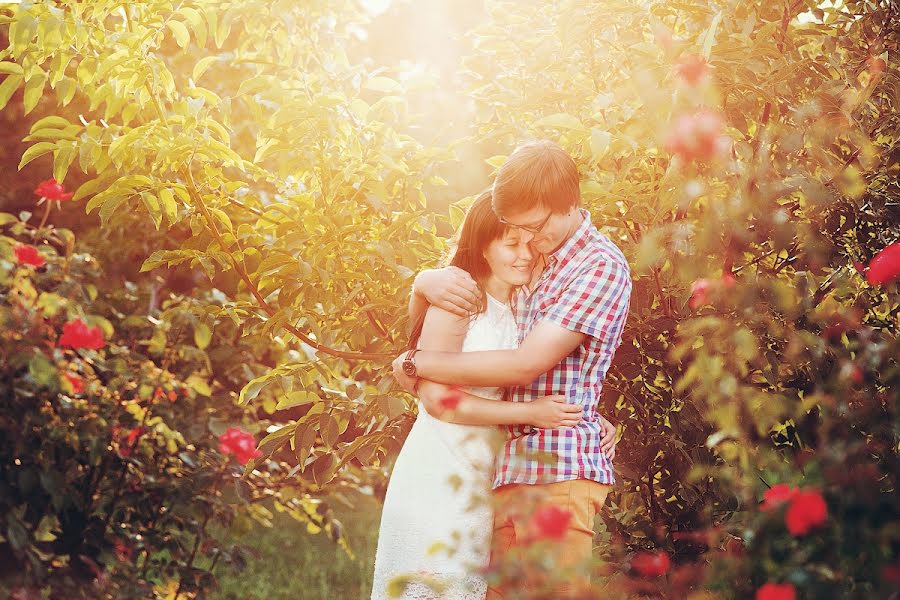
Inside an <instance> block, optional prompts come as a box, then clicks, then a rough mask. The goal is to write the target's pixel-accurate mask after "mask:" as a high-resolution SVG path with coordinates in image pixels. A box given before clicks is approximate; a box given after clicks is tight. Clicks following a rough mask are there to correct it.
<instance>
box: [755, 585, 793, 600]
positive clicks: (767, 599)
mask: <svg viewBox="0 0 900 600" xmlns="http://www.w3.org/2000/svg"><path fill="white" fill-rule="evenodd" d="M796 597H797V590H796V589H795V588H794V584H792V583H772V582H771V581H770V582H769V583H767V584H765V585H764V586H762V587H761V588H759V589H758V590H756V600H794V599H795V598H796Z"/></svg>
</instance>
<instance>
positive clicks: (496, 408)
mask: <svg viewBox="0 0 900 600" xmlns="http://www.w3.org/2000/svg"><path fill="white" fill-rule="evenodd" d="M418 389H419V398H420V399H421V400H422V404H424V405H425V410H427V411H428V414H430V415H431V416H433V417H435V418H436V419H440V420H441V421H448V422H450V423H459V424H461V425H532V426H534V427H539V428H541V429H555V428H557V427H574V426H575V425H577V424H578V422H579V421H581V407H580V406H578V405H575V404H568V403H567V402H566V397H565V396H543V397H541V398H538V399H537V400H534V401H532V402H507V401H505V400H493V399H491V398H483V397H481V396H476V395H474V394H470V393H468V392H465V391H463V390H459V389H454V388H451V387H449V386H447V385H444V384H443V383H435V382H434V381H428V380H427V379H420V380H419V388H418Z"/></svg>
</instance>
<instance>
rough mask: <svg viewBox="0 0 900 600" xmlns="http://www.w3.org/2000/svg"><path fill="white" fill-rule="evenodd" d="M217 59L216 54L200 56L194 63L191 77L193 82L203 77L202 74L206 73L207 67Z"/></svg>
mask: <svg viewBox="0 0 900 600" xmlns="http://www.w3.org/2000/svg"><path fill="white" fill-rule="evenodd" d="M217 60H219V57H218V56H207V57H205V58H201V59H200V60H199V61H198V62H197V64H196V65H194V72H193V74H192V77H193V78H194V83H197V81H198V80H199V79H200V78H201V77H203V74H204V73H206V70H207V69H208V68H209V66H210V65H211V64H213V63H214V62H216V61H217Z"/></svg>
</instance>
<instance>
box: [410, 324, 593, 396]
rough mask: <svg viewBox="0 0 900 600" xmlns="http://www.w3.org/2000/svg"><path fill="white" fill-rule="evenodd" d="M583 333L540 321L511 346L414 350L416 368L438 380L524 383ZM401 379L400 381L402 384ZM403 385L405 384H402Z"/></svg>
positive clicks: (548, 366)
mask: <svg viewBox="0 0 900 600" xmlns="http://www.w3.org/2000/svg"><path fill="white" fill-rule="evenodd" d="M584 337H585V335H584V334H583V333H579V332H575V331H570V330H568V329H566V328H565V327H562V326H560V325H557V324H555V323H551V322H548V321H542V322H540V323H538V324H537V325H536V326H535V328H534V329H533V330H532V331H531V333H529V334H528V337H526V338H525V340H524V341H523V342H522V344H521V345H520V346H519V347H518V348H516V349H513V350H487V351H481V352H428V351H424V350H423V351H420V352H418V353H417V354H416V357H415V361H416V370H417V371H418V376H419V377H420V378H422V379H429V380H431V381H437V382H438V383H445V384H457V385H473V386H500V387H509V386H515V385H527V384H529V383H531V382H532V381H534V380H535V379H537V377H538V376H539V375H540V374H541V373H546V372H547V371H549V370H550V369H552V368H553V367H555V366H556V365H557V364H559V363H560V362H561V361H562V360H563V359H564V358H565V357H566V356H568V355H569V354H571V353H572V352H573V351H574V350H575V348H577V347H578V346H579V345H580V344H581V343H582V341H584ZM401 362H402V357H399V358H398V360H395V361H394V376H395V377H397V378H398V380H401V377H402V378H404V379H406V380H408V379H409V378H408V377H406V376H405V375H403V369H402V368H400V363H401ZM402 383H403V382H402V381H401V384H402ZM403 385H404V387H406V384H403Z"/></svg>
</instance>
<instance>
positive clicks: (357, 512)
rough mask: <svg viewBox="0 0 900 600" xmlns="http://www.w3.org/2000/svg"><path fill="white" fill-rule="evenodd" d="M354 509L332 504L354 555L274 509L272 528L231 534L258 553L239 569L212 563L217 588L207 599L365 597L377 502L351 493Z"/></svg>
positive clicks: (351, 599) (352, 599) (377, 516)
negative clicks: (245, 565)
mask: <svg viewBox="0 0 900 600" xmlns="http://www.w3.org/2000/svg"><path fill="white" fill-rule="evenodd" d="M352 502H353V504H354V505H355V506H354V509H352V510H351V509H348V508H347V507H344V506H342V505H340V504H334V505H333V508H334V511H335V516H336V517H337V518H338V519H339V520H340V521H341V522H342V523H343V524H344V527H345V532H346V537H347V540H348V542H349V544H350V547H351V549H352V550H353V552H354V554H355V555H356V557H355V560H354V559H351V558H350V557H348V556H347V554H346V553H345V552H344V551H343V550H342V549H341V548H339V547H338V546H337V544H335V543H333V542H332V541H331V540H330V539H329V538H328V537H327V536H326V535H321V534H319V535H312V534H309V533H307V531H306V527H305V525H303V524H301V523H298V522H296V521H294V520H293V519H292V518H290V517H289V516H286V515H284V514H283V513H276V514H275V516H274V518H273V522H274V525H275V526H274V527H272V528H271V529H269V528H266V527H262V526H257V527H254V528H253V530H251V531H250V532H248V533H246V534H244V535H242V536H239V537H234V538H232V539H234V541H236V542H238V543H240V544H242V545H244V546H248V547H250V548H251V549H252V552H253V553H254V554H257V555H258V556H256V557H254V558H253V559H251V560H250V561H249V562H248V564H247V568H246V569H245V570H244V571H243V572H242V573H234V572H233V571H232V570H231V569H230V568H229V567H227V566H225V565H222V566H221V567H219V566H217V567H216V571H215V573H216V578H217V579H218V581H219V585H220V588H219V589H218V590H217V591H214V592H211V593H210V595H209V598H210V599H211V600H281V599H285V600H287V599H288V598H289V599H290V600H331V599H336V600H369V595H370V593H371V589H372V571H373V568H374V560H375V547H376V543H377V538H378V524H379V522H380V520H381V504H380V503H379V502H378V501H377V500H375V499H373V498H370V497H367V496H361V495H356V496H354V497H353V498H352Z"/></svg>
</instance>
